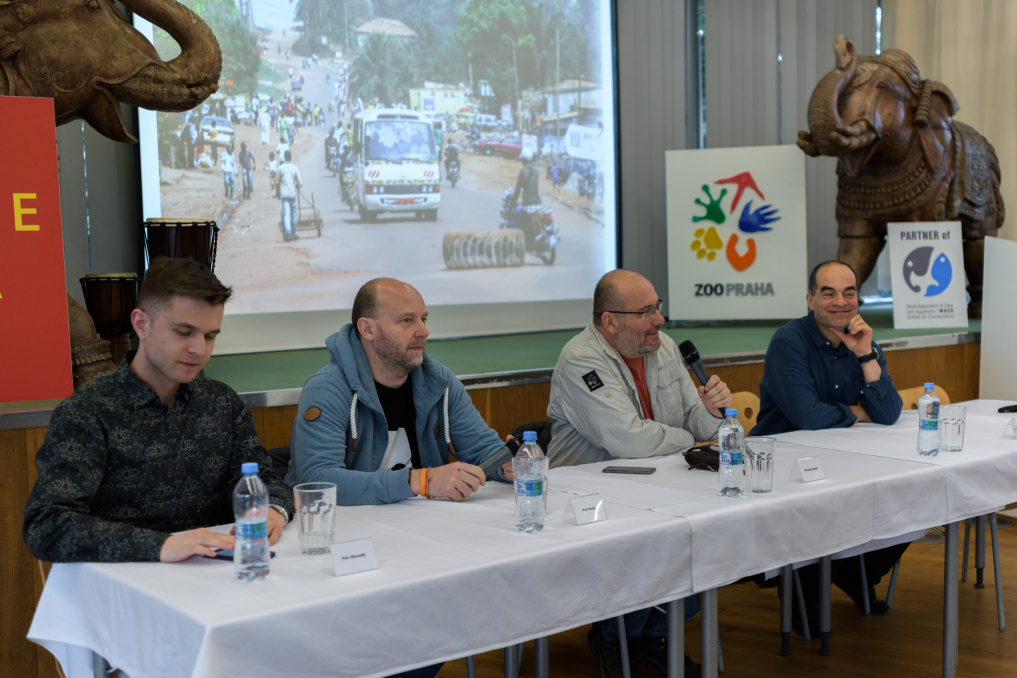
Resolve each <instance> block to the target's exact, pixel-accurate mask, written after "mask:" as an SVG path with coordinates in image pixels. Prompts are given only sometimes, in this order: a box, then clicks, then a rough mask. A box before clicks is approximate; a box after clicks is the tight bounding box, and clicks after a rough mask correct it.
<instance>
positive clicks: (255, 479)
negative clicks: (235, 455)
mask: <svg viewBox="0 0 1017 678" xmlns="http://www.w3.org/2000/svg"><path fill="white" fill-rule="evenodd" d="M240 471H241V473H243V474H244V475H243V476H241V478H240V482H238V483H237V486H236V488H234V490H233V517H234V518H235V520H236V523H235V524H236V528H237V529H236V539H235V543H234V546H233V574H234V575H235V576H236V578H237V579H240V580H243V581H254V580H255V579H264V578H265V575H267V574H268V564H269V558H270V557H271V556H270V554H269V551H268V488H266V487H265V483H263V482H262V481H261V478H260V477H259V476H258V464H257V463H256V462H253V461H252V462H247V463H246V464H244V465H242V466H241V467H240Z"/></svg>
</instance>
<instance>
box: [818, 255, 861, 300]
mask: <svg viewBox="0 0 1017 678" xmlns="http://www.w3.org/2000/svg"><path fill="white" fill-rule="evenodd" d="M833 264H840V265H841V266H843V267H845V268H846V269H847V270H849V271H851V275H853V276H854V277H855V289H857V288H858V274H857V273H855V269H853V268H851V265H850V264H845V263H844V262H843V261H838V260H836V259H827V260H826V261H824V262H822V263H820V264H817V265H816V267H815V268H814V269H812V273H810V274H809V294H811V295H812V296H816V291H817V290H818V289H819V281H818V280H816V278H818V277H819V272H820V271H821V270H822V269H824V268H826V267H827V266H832V265H833Z"/></svg>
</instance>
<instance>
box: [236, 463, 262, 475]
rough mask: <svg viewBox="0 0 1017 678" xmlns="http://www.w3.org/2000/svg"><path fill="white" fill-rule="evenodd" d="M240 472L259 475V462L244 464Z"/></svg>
mask: <svg viewBox="0 0 1017 678" xmlns="http://www.w3.org/2000/svg"><path fill="white" fill-rule="evenodd" d="M240 472H241V473H257V472H258V462H256V461H247V462H244V463H243V464H241V465H240Z"/></svg>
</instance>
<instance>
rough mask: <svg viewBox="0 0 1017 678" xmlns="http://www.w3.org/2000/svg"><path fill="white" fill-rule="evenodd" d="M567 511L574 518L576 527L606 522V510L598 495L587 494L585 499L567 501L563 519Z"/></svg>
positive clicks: (578, 498)
mask: <svg viewBox="0 0 1017 678" xmlns="http://www.w3.org/2000/svg"><path fill="white" fill-rule="evenodd" d="M569 510H571V511H572V514H573V515H575V517H576V525H586V524H587V523H599V522H600V521H602V520H607V508H606V507H605V506H604V500H603V499H601V498H600V495H599V494H588V495H586V496H585V497H576V498H575V499H572V500H571V501H569V508H568V509H566V511H565V516H564V517H563V519H564V518H567V517H568V513H569Z"/></svg>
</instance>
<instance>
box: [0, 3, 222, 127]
mask: <svg viewBox="0 0 1017 678" xmlns="http://www.w3.org/2000/svg"><path fill="white" fill-rule="evenodd" d="M124 5H126V6H127V7H128V8H129V9H131V10H132V11H133V12H135V13H136V14H138V15H139V16H141V17H144V18H145V19H148V20H149V21H151V22H152V23H153V24H155V25H157V26H160V27H162V28H164V29H165V30H166V32H168V33H169V34H170V35H171V36H173V39H174V40H176V41H177V42H178V43H179V44H180V47H181V50H182V52H181V54H180V56H178V57H177V58H175V59H173V60H172V61H169V62H164V61H162V60H161V59H160V58H159V55H158V53H157V52H156V50H155V47H153V46H152V44H151V43H150V42H149V41H148V40H146V39H145V37H144V36H143V35H141V33H139V32H138V31H137V30H135V29H134V27H133V26H131V24H130V23H129V22H128V21H127V19H126V18H125V17H124V15H123V14H121V13H120V11H119V10H118V9H117V8H116V6H115V5H114V3H113V2H112V0H0V94H2V95H14V96H35V97H49V98H52V99H53V100H54V107H55V111H56V122H57V124H62V123H65V122H69V121H71V120H75V119H78V118H83V119H84V120H85V121H86V122H88V123H89V124H90V125H91V126H92V127H94V128H95V129H96V130H98V131H99V132H101V133H102V134H104V135H105V136H107V137H109V138H110V139H114V140H116V141H124V142H133V141H136V139H135V138H134V137H133V136H131V134H130V133H129V132H128V131H127V128H126V127H125V125H124V120H123V118H122V117H121V115H120V106H119V105H118V102H120V101H123V102H125V103H128V104H133V105H135V106H141V107H143V108H150V109H154V110H158V111H185V110H189V109H191V108H194V107H195V106H197V105H198V104H200V103H201V102H202V101H204V100H205V99H206V98H208V96H209V95H210V94H212V93H213V92H215V91H216V90H217V89H218V82H219V73H220V72H221V70H222V52H221V51H220V49H219V43H218V42H217V41H216V39H215V36H214V35H213V34H212V31H211V29H210V28H209V27H208V26H207V25H206V24H205V23H204V22H203V21H202V20H201V19H200V18H198V16H197V15H196V14H195V13H194V12H192V11H191V10H189V9H188V8H186V7H184V6H183V5H181V4H179V3H177V2H175V1H174V0H124Z"/></svg>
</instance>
